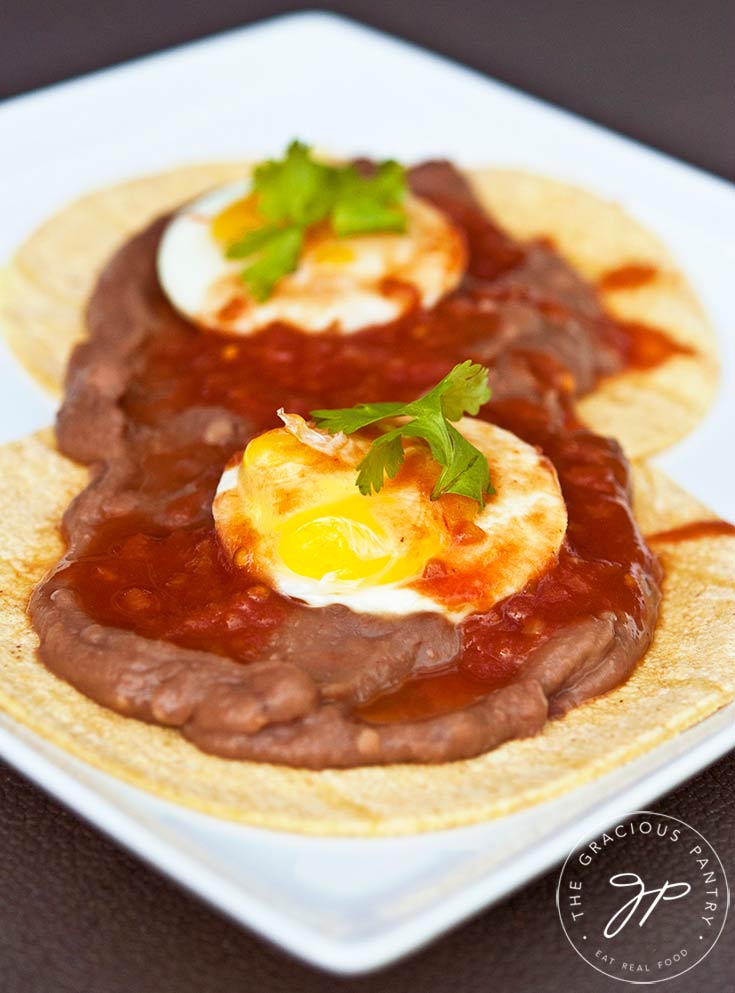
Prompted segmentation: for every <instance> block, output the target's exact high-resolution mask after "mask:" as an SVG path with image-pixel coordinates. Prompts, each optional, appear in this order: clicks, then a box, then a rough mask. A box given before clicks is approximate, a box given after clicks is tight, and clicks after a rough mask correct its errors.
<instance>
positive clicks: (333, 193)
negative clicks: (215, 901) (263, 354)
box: [225, 141, 406, 302]
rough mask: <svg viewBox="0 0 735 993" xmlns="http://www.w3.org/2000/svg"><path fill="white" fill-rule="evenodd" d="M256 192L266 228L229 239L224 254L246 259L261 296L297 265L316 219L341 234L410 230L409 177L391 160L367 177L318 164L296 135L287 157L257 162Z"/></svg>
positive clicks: (250, 283)
mask: <svg viewBox="0 0 735 993" xmlns="http://www.w3.org/2000/svg"><path fill="white" fill-rule="evenodd" d="M253 192H254V193H255V194H256V203H257V210H258V213H259V214H261V216H262V217H263V226H262V227H260V228H255V229H254V230H252V231H249V232H248V233H247V234H246V235H245V236H244V237H243V238H241V239H240V240H239V241H236V242H233V243H232V244H230V245H228V246H227V248H226V253H225V254H226V255H227V258H229V259H245V260H247V261H248V264H247V265H246V266H245V268H244V269H243V271H242V278H243V281H244V283H245V285H246V286H247V288H248V291H249V292H250V293H251V294H252V296H253V297H254V298H255V299H256V300H257V301H259V302H263V301H264V300H267V299H268V297H269V296H270V295H271V293H272V292H273V290H274V288H275V286H276V284H277V283H278V282H279V281H280V280H281V279H282V278H283V277H284V276H286V275H287V274H288V273H290V272H293V271H294V270H295V269H296V267H297V265H298V261H299V257H300V255H301V252H302V251H303V247H304V239H305V236H306V232H307V230H308V228H309V227H311V226H312V225H314V224H319V223H321V222H324V221H326V222H328V223H329V225H330V226H331V228H332V231H333V232H334V233H335V234H336V235H337V236H338V237H347V236H348V235H357V234H373V233H376V232H394V233H400V232H402V231H405V230H406V214H405V211H404V209H403V200H404V198H405V195H406V177H405V172H404V170H403V167H402V166H400V165H399V164H398V163H397V162H393V161H387V162H382V163H381V164H380V165H378V166H377V167H376V169H375V171H374V172H373V174H372V175H369V176H363V175H361V174H360V173H359V172H358V170H357V169H356V168H355V167H354V166H353V165H346V166H333V165H327V164H326V163H324V162H318V161H317V160H315V159H314V158H313V157H312V155H311V150H310V149H309V147H308V146H307V145H305V144H303V143H302V142H300V141H293V142H291V144H290V145H289V146H288V149H287V151H286V155H285V156H284V158H282V159H278V160H269V161H267V162H262V163H261V164H260V165H259V166H257V167H256V169H255V172H254V175H253Z"/></svg>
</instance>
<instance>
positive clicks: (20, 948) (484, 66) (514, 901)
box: [0, 0, 735, 993]
mask: <svg viewBox="0 0 735 993" xmlns="http://www.w3.org/2000/svg"><path fill="white" fill-rule="evenodd" d="M297 6H298V5H294V4H286V3H278V2H272V0H270V2H269V0H261V2H258V0H252V2H249V3H248V4H247V6H246V8H245V10H244V8H243V5H242V4H241V3H240V2H238V0H208V3H207V4H198V5H194V4H192V5H188V6H187V7H186V9H184V5H175V4H174V3H173V2H172V0H147V2H146V4H145V8H144V9H145V17H141V16H140V13H139V12H140V10H141V7H140V5H139V3H138V2H136V0H118V2H117V3H116V4H115V5H108V4H98V5H92V4H89V3H82V2H81V0H65V3H64V4H63V5H60V4H57V3H55V2H52V0H25V2H23V0H11V2H10V3H9V4H6V5H4V8H3V27H2V32H3V39H4V42H5V44H4V45H3V58H2V60H0V97H4V96H10V95H12V94H13V93H17V92H23V91H26V90H29V89H32V88H35V87H37V86H40V85H45V84H47V83H50V82H54V81H55V80H58V79H62V78H66V77H68V76H72V75H76V74H78V73H80V72H84V71H88V70H90V69H94V68H98V67H100V66H103V65H109V64H112V63H114V62H118V61H120V60H123V59H127V58H131V57H134V56H136V55H139V54H143V53H145V52H148V51H153V50H156V49H159V48H162V47H165V46H168V45H171V44H177V43H179V42H183V41H187V40H190V39H192V38H196V37H200V36H202V35H205V34H207V33H211V32H213V31H217V30H221V29H223V28H227V27H233V26H235V25H238V24H243V23H247V22H249V21H252V20H256V19H258V18H261V17H264V16H268V15H270V14H276V13H280V12H284V11H287V10H294V9H296V7H297ZM320 6H321V7H322V8H328V9H331V10H336V11H339V12H342V13H346V14H348V15H351V16H353V17H356V18H358V19H360V20H363V21H365V22H367V23H371V24H374V25H375V26H377V27H380V28H383V29H386V30H389V31H391V32H393V33H395V34H398V35H400V36H402V37H405V38H408V39H410V40H412V41H415V42H417V43H419V44H421V45H425V46H427V47H430V48H433V49H435V50H437V51H441V52H443V53H445V54H447V55H449V56H451V57H453V58H456V59H459V60H460V61H463V62H465V63H467V64H469V65H472V66H474V67H475V68H477V69H480V70H482V71H484V72H487V73H488V74H490V75H493V76H495V77H496V78H499V79H503V80H505V81H507V82H510V83H513V84H515V85H517V86H519V87H521V88H523V89H525V90H527V91H529V92H531V93H535V94H538V95H539V96H542V97H544V98H545V99H548V100H551V101H553V102H556V103H558V104H561V105H562V106H566V107H568V108H570V109H572V110H575V111H577V112H579V113H581V114H583V115H585V116H587V117H590V118H591V119H593V120H597V121H600V122H601V123H603V124H607V125H609V126H611V127H613V128H615V129H617V130H619V131H622V132H624V133H627V134H630V135H632V136H633V137H636V138H639V139H641V140H643V141H645V142H647V143H649V144H651V145H654V146H656V147H659V148H661V149H663V150H665V151H668V152H670V153H671V154H674V155H678V156H679V157H681V158H684V159H687V160H688V161H691V162H693V163H695V164H697V165H700V166H703V167H704V168H707V169H710V170H711V171H714V172H718V173H720V174H721V175H723V176H726V177H727V178H731V179H735V114H733V112H732V110H733V106H732V94H733V93H734V92H735V50H734V49H733V46H732V39H733V37H735V5H733V4H732V3H731V2H730V0H705V2H704V3H702V4H693V3H691V2H690V0H647V2H646V3H645V4H641V3H640V2H639V0H617V2H616V3H615V4H606V5H603V4H594V3H593V4H582V3H579V2H578V0H577V2H575V0H558V2H557V3H555V4H549V3H548V2H547V0H525V2H523V3H516V4H507V3H503V2H501V0H476V2H464V3H463V4H462V5H461V7H459V6H454V7H451V6H450V5H448V4H441V3H436V2H431V0H424V2H421V0H402V2H401V4H394V3H390V2H386V0H370V2H364V3H359V2H358V3H342V4H320ZM655 809H656V810H659V811H661V812H662V813H666V814H671V815H673V816H676V817H680V818H682V819H683V820H685V821H687V822H689V823H691V824H692V825H693V826H694V827H696V828H697V829H699V830H701V831H702V832H703V833H704V834H705V835H706V836H707V838H708V839H709V840H710V841H711V842H712V844H713V845H714V846H715V848H716V849H717V850H718V852H719V854H720V856H721V858H722V861H723V863H724V865H725V869H726V871H727V872H729V876H730V881H731V884H732V883H733V882H735V832H733V826H734V825H735V814H734V812H733V811H734V809H735V756H732V755H731V756H729V757H727V758H725V759H723V760H722V761H720V762H719V763H717V764H716V765H715V766H713V767H712V768H710V769H709V770H707V771H706V772H704V773H703V774H701V775H699V776H697V777H696V778H695V779H693V780H691V781H690V782H689V783H687V784H685V785H684V786H682V787H681V788H679V789H678V790H677V791H676V792H674V793H672V794H670V795H669V796H667V797H666V798H663V799H661V800H660V801H658V802H657V803H656V805H655ZM557 874H558V869H554V870H553V871H552V872H550V873H549V874H548V875H546V876H544V877H543V878H542V879H540V880H538V881H537V882H535V883H533V884H532V885H530V886H527V887H526V888H525V889H523V890H522V891H521V892H519V893H518V894H516V895H515V896H514V897H512V898H511V899H509V900H507V901H505V902H504V903H502V904H500V905H499V906H497V907H495V908H493V909H492V910H490V911H488V912H486V913H485V914H483V915H482V916H480V917H479V918H477V919H476V920H475V921H473V922H471V923H469V924H467V925H465V926H464V927H462V928H460V929H458V930H457V931H455V932H454V933H453V934H451V935H449V936H447V937H445V938H443V939H441V940H440V941H438V942H436V943H435V944H434V945H433V946H432V947H430V948H429V949H428V950H426V951H424V952H421V953H419V954H418V955H415V956H413V957H411V958H410V959H409V960H407V961H406V962H404V963H400V964H398V965H396V966H393V967H391V968H390V969H388V970H384V971H382V972H380V973H378V974H375V975H373V976H368V977H364V978H361V979H351V980H341V979H336V978H333V977H328V976H325V975H324V974H323V973H318V972H316V971H315V970H312V969H309V968H306V967H304V966H301V965H299V964H298V963H295V962H293V961H292V960H290V959H288V958H286V957H285V956H284V955H282V954H281V953H280V952H278V951H276V950H274V949H271V948H270V947H268V946H267V945H265V944H264V943H262V942H261V941H259V940H258V939H256V938H254V937H252V936H251V935H249V934H248V933H247V932H245V931H244V930H242V929H241V928H239V927H237V926H235V925H234V924H232V923H230V922H229V921H227V920H225V919H224V918H222V917H221V916H219V915H218V914H217V913H215V912H214V911H211V910H210V909H208V908H207V907H205V906H203V905H202V904H201V903H199V902H198V901H197V900H195V899H194V898H192V897H190V896H189V895H187V894H185V893H182V891H181V890H180V889H178V888H177V887H176V886H175V885H173V884H172V883H170V882H168V881H167V880H165V879H163V878H162V877H160V876H159V875H158V874H156V873H154V872H153V871H151V870H149V869H147V868H146V867H144V866H143V865H142V864H141V863H140V862H138V861H136V860H135V859H134V858H133V857H132V856H130V855H128V854H127V853H125V852H123V851H121V850H120V849H119V848H117V847H116V846H115V845H114V844H112V843H111V842H110V841H108V840H107V839H105V838H103V837H102V836H101V835H99V834H98V833H97V832H96V831H94V830H93V829H91V828H90V827H88V826H86V825H85V824H84V823H83V822H81V821H79V820H78V819H77V818H76V817H75V816H73V815H72V814H70V813H69V812H68V811H66V810H64V808H62V807H61V806H60V805H58V804H57V803H55V802H54V801H52V800H50V799H49V798H47V797H46V796H45V795H44V794H42V793H41V792H39V791H38V790H37V789H36V788H34V787H33V786H31V785H30V784H29V783H27V782H26V781H25V780H23V779H22V778H21V777H20V776H19V775H17V774H16V773H15V772H13V771H11V770H10V769H8V768H7V767H6V766H4V765H2V764H1V763H0V886H1V887H2V895H3V899H2V900H0V989H2V990H4V991H7V993H51V991H53V993H82V991H89V993H117V991H120V993H123V991H124V993H129V991H132V990H135V991H136V993H148V991H150V993H168V991H176V993H188V991H192V993H210V991H211V993H215V991H216V993H230V991H233V993H234V991H240V990H258V991H263V993H270V991H280V990H284V991H285V990H289V991H294V990H296V991H303V993H309V991H311V990H315V991H316V990H319V991H323V993H330V991H335V993H337V991H341V990H354V991H358V993H360V991H364V993H373V991H374V993H377V991H380V993H393V991H399V990H401V991H402V990H407V989H409V988H411V989H413V988H416V989H421V990H423V991H426V993H432V991H442V993H443V991H445V990H446V989H447V988H448V985H449V983H450V982H451V985H452V986H453V987H454V988H455V989H456V990H457V991H458V993H470V991H475V990H477V991H480V990H482V991H485V990H489V989H493V990H494V991H496V993H504V991H512V993H525V991H534V993H537V991H540V990H544V991H545V993H555V991H556V990H559V991H561V990H564V991H566V993H575V991H583V990H584V991H585V993H597V991H608V990H610V991H613V990H620V989H621V987H620V986H619V985H618V983H617V982H616V981H614V980H611V979H607V978H605V977H604V976H601V975H599V974H598V973H596V972H594V971H593V970H591V969H590V968H589V966H587V965H586V964H585V963H584V962H582V961H581V960H580V959H579V958H578V957H577V956H576V954H575V953H574V952H573V950H572V949H571V948H570V946H569V945H568V944H567V942H566V940H565V939H564V937H563V935H562V933H561V930H560V927H559V923H558V919H557V915H556V908H555V888H556V880H557ZM529 941H532V942H533V952H532V954H529V953H528V951H527V949H528V947H529ZM733 985H735V914H732V915H731V917H730V921H729V922H728V924H727V925H726V929H725V932H724V933H723V935H722V937H721V939H720V941H719V943H718V944H717V946H716V947H715V948H714V950H713V951H712V952H711V954H710V955H709V956H708V958H707V959H705V960H704V962H702V963H701V964H700V965H698V966H697V968H696V971H695V972H693V973H689V974H687V975H685V976H683V977H682V978H681V979H678V980H672V981H670V982H669V983H668V984H667V985H666V991H667V993H669V991H670V993H685V991H686V993H689V991H690V990H692V989H693V988H696V989H702V990H707V991H708V993H726V991H727V993H730V991H731V990H732V988H733Z"/></svg>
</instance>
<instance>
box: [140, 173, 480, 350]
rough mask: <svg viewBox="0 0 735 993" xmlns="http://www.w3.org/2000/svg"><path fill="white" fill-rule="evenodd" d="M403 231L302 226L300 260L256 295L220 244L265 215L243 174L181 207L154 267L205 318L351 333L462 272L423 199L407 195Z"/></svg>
mask: <svg viewBox="0 0 735 993" xmlns="http://www.w3.org/2000/svg"><path fill="white" fill-rule="evenodd" d="M404 206H405V211H406V217H407V229H406V231H405V233H403V234H366V235H355V236H351V237H342V238H340V237H337V236H336V235H335V234H333V233H332V231H331V229H330V228H329V226H328V225H326V224H324V225H317V226H315V227H314V228H313V229H311V230H310V231H309V232H308V233H307V237H306V242H305V246H304V250H303V252H302V254H301V257H300V260H299V264H298V268H297V269H296V270H295V271H294V272H293V273H291V274H290V275H288V276H284V277H283V279H281V280H280V282H279V283H277V285H276V287H275V289H274V291H273V293H272V294H271V296H270V297H269V298H268V299H267V300H266V301H264V302H263V303H258V302H257V301H256V300H254V299H253V298H252V297H251V296H250V295H249V294H248V291H247V288H246V286H245V284H244V283H243V281H242V278H241V273H242V270H243V267H244V263H243V261H242V260H235V261H232V260H229V259H227V258H225V254H224V251H225V248H226V247H227V246H228V245H230V244H232V243H233V242H234V241H237V240H239V239H240V238H242V237H243V236H244V235H245V234H246V233H247V232H248V231H250V230H253V229H255V228H258V227H261V226H262V225H263V219H262V217H260V215H259V214H258V212H257V209H256V204H255V198H254V197H253V195H251V194H250V193H249V186H248V184H247V183H234V184H232V185H230V186H226V187H223V188H221V189H218V190H216V191H215V192H213V193H209V194H207V195H205V196H203V197H200V198H199V199H198V200H195V201H193V202H192V203H190V204H187V205H186V206H185V207H183V208H182V209H181V210H180V211H179V212H178V213H177V214H176V215H175V216H174V217H173V219H172V220H171V221H170V222H169V224H168V226H167V227H166V229H165V231H164V233H163V236H162V238H161V242H160V245H159V249H158V258H157V266H158V277H159V280H160V283H161V286H162V287H163V290H164V292H165V293H166V295H167V296H168V298H169V300H170V302H171V303H172V305H173V306H174V307H175V309H176V310H178V311H179V312H180V313H181V314H183V315H184V316H185V317H187V318H188V319H189V320H191V321H193V322H194V323H195V324H197V325H199V326H200V327H202V328H206V329H211V330H215V331H224V332H227V333H230V334H242V335H247V334H252V333H253V332H255V331H258V330H259V329H261V328H264V327H266V326H267V325H268V324H271V323H273V322H283V323H286V324H291V325H293V326H295V327H298V328H300V329H301V330H302V331H306V332H321V331H327V330H332V331H339V332H343V333H349V332H352V331H358V330H359V329H360V328H363V327H366V326H368V325H371V324H383V323H386V322H388V321H392V320H394V319H396V318H398V317H400V316H401V315H402V314H403V313H405V312H406V311H408V310H410V309H412V308H413V307H415V306H423V307H433V306H434V304H435V303H436V302H437V301H438V300H439V299H440V298H441V297H442V296H444V295H445V294H446V293H448V292H450V290H453V289H454V288H455V287H456V286H457V284H458V283H459V281H460V280H461V278H462V275H463V273H464V270H465V266H466V261H467V259H466V249H465V244H464V240H463V237H462V235H461V233H460V232H459V231H458V230H457V229H456V228H455V227H454V226H453V225H452V224H451V223H450V221H449V220H448V219H447V218H445V216H444V215H443V214H442V213H440V212H439V211H438V210H436V209H435V208H434V207H432V206H431V205H430V204H429V203H427V202H426V201H424V200H421V199H419V198H417V197H412V196H409V197H407V198H406V201H405V205H404Z"/></svg>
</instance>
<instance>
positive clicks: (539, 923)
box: [0, 756, 735, 993]
mask: <svg viewBox="0 0 735 993" xmlns="http://www.w3.org/2000/svg"><path fill="white" fill-rule="evenodd" d="M733 802H735V756H731V757H729V758H726V759H723V760H722V761H721V762H719V763H718V764H717V765H715V766H714V767H712V768H711V769H710V770H708V771H707V772H706V773H704V774H702V775H700V776H698V777H697V778H696V779H694V780H692V781H691V782H690V783H688V784H687V785H685V786H683V787H682V788H681V789H679V790H677V791H676V792H675V793H673V794H671V795H670V796H668V797H667V798H666V799H664V800H661V801H659V802H658V803H656V804H655V805H654V809H656V810H658V811H661V812H662V813H666V814H670V815H673V816H675V817H679V818H683V819H684V820H685V821H687V822H688V823H690V824H691V825H692V826H693V827H695V828H697V829H698V830H700V831H701V832H703V833H704V834H705V836H706V837H707V838H708V840H709V841H710V842H711V843H712V844H713V845H714V846H715V848H716V849H717V851H718V852H719V854H720V857H721V859H722V861H723V863H724V866H725V871H726V872H727V873H729V879H730V885H731V886H732V884H733V882H734V881H735V839H734V838H733V830H732V828H733V816H732V810H733ZM0 853H1V854H0V871H1V872H2V879H1V882H2V900H1V901H0V989H2V990H3V993H240V991H258V993H261V991H262V993H281V991H283V993H345V991H350V993H404V991H405V993H409V991H410V993H415V991H420V993H448V991H450V990H454V991H456V993H475V991H476V993H624V991H625V990H626V989H630V987H626V986H624V985H621V984H620V983H619V982H617V981H616V980H613V979H607V978H605V977H604V976H601V975H599V974H598V973H596V972H595V971H594V970H593V969H591V968H590V967H589V966H588V965H587V964H586V963H584V962H583V961H582V960H581V959H579V958H578V957H577V955H576V953H575V952H574V951H573V950H572V948H571V947H570V946H569V944H568V943H567V941H566V939H565V937H564V935H563V934H562V931H561V926H560V924H559V920H558V918H557V913H556V906H555V888H556V882H557V874H558V869H554V870H553V871H552V872H550V873H549V874H548V875H546V876H544V877H543V878H541V879H540V880H538V881H537V882H535V883H533V884H532V885H530V886H528V887H526V888H525V889H524V890H522V891H521V892H520V893H518V894H517V895H516V896H514V897H512V898H511V899H510V900H507V901H505V902H504V903H502V904H500V905H499V906H498V907H495V908H494V909H492V910H490V911H488V912H486V913H485V914H483V915H482V916H481V917H479V918H477V920H475V921H473V922H471V923H470V924H466V925H465V926H464V927H462V928H460V929H459V930H458V931H456V932H454V933H453V934H451V935H449V936H448V937H445V938H443V939H442V940H440V941H438V942H437V943H436V944H434V945H433V946H432V947H431V948H429V949H428V950H426V951H424V952H421V953H420V954H418V955H415V956H413V957H411V958H410V959H407V960H406V961H404V962H402V963H399V964H398V965H395V966H392V967H391V968H389V969H387V970H383V971H381V972H379V973H375V974H373V975H372V976H367V977H362V978H359V979H349V980H343V979H336V978H334V977H330V976H326V975H325V974H324V973H320V972H317V971H315V970H313V969H310V968H306V967H304V966H301V965H299V964H297V963H295V962H294V961H293V960H290V959H288V958H286V957H285V956H283V955H282V954H281V953H279V952H277V951H275V950H273V949H271V948H269V947H268V946H266V945H265V944H263V943H262V942H260V941H258V940H257V939H255V938H253V937H251V936H250V935H249V934H248V933H247V932H245V931H244V930H242V929H241V928H239V927H237V926H235V925H234V924H231V923H230V922H228V921H227V920H225V919H224V918H222V917H220V916H219V915H218V914H216V913H214V912H213V911H211V910H209V909H207V908H206V907H205V906H203V905H202V904H201V903H199V902H198V901H197V900H195V899H194V898H192V897H190V896H188V895H187V894H185V893H182V892H181V891H180V890H179V889H177V888H176V887H175V886H173V885H172V884H171V883H169V882H167V881H166V880H164V879H163V878H161V877H160V876H158V875H156V874H155V873H153V872H151V871H150V870H148V869H147V868H145V867H144V866H143V865H142V864H141V863H139V862H138V861H137V860H136V859H134V858H132V856H130V855H127V854H126V853H124V852H122V851H121V850H120V849H119V848H117V847H116V846H115V845H113V844H112V843H111V842H109V841H107V840H106V839H105V838H103V837H102V836H101V835H99V834H98V833H97V832H96V831H94V830H92V829H91V828H89V827H87V826H86V825H84V824H82V823H81V822H79V821H78V820H77V819H76V818H75V817H73V816H72V815H71V814H69V813H67V811H65V810H64V809H63V808H62V807H60V806H59V805H58V804H56V803H55V802H53V801H52V800H49V799H47V798H46V797H45V796H43V795H42V794H41V793H39V792H38V791H37V790H36V789H34V788H33V787H32V786H30V785H29V784H27V783H26V782H25V781H24V780H22V779H21V778H20V777H19V776H17V775H16V774H15V773H13V772H11V771H10V770H8V769H7V768H6V767H4V766H0ZM529 945H530V946H531V947H532V952H531V953H529V951H528V949H529ZM734 985H735V913H731V915H730V918H729V920H728V922H727V924H726V926H725V931H724V932H723V934H722V937H721V938H720V940H719V942H718V944H717V945H716V946H715V948H714V949H713V950H712V952H711V953H710V955H709V956H708V957H707V958H706V959H705V960H704V961H703V962H702V963H701V964H700V965H698V966H697V967H696V968H695V969H694V970H693V971H692V972H690V973H688V974H687V975H686V976H683V977H682V978H681V979H673V980H671V981H669V982H667V983H665V984H664V985H662V986H660V987H656V989H661V990H662V993H693V991H695V990H696V991H702V993H731V991H732V989H733V986H734Z"/></svg>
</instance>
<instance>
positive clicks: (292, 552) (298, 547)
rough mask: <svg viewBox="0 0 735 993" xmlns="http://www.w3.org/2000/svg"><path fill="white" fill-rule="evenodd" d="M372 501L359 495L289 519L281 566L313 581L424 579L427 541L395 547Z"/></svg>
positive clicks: (283, 532)
mask: <svg viewBox="0 0 735 993" xmlns="http://www.w3.org/2000/svg"><path fill="white" fill-rule="evenodd" d="M368 499H371V498H368V497H364V496H361V495H360V494H359V493H356V494H355V495H354V496H348V497H345V498H344V499H342V500H338V501H336V502H335V503H332V504H324V505H321V506H316V507H313V508H310V509H309V510H305V511H301V512H300V513H297V514H293V515H292V516H291V517H289V518H288V519H287V520H286V521H285V522H284V525H283V528H282V530H281V538H280V541H279V543H278V554H279V557H280V559H281V561H282V562H283V564H284V565H285V566H286V567H287V568H289V569H290V570H291V571H292V572H295V573H297V574H298V575H299V576H307V577H309V578H310V579H325V578H329V579H337V580H346V581H348V582H355V581H360V580H365V579H369V580H370V581H371V584H381V585H382V584H384V583H394V582H398V581H400V580H402V579H410V578H412V577H414V576H418V575H420V574H421V572H422V571H423V568H424V565H425V562H426V559H427V558H430V557H431V551H430V549H429V548H428V547H426V546H427V545H428V544H429V542H426V541H420V542H418V543H410V544H409V546H408V547H407V548H406V549H405V550H403V549H401V548H400V544H401V539H400V538H399V539H398V545H399V547H398V548H396V541H395V536H394V535H392V534H390V533H389V532H387V531H386V530H385V529H384V528H383V527H382V526H381V523H380V521H379V518H378V516H376V514H374V513H372V511H371V509H370V507H368V506H367V505H366V504H367V500H368ZM379 510H380V508H378V511H379ZM404 544H406V542H404Z"/></svg>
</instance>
